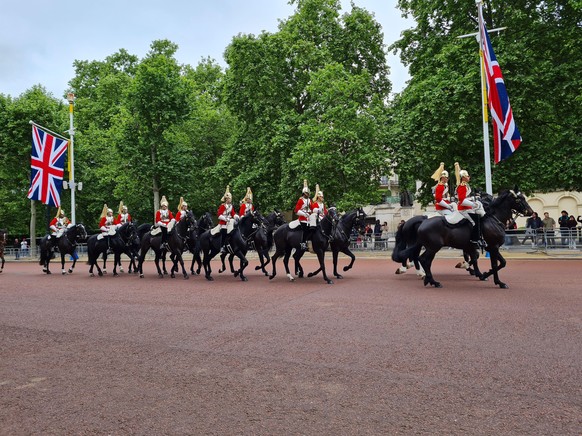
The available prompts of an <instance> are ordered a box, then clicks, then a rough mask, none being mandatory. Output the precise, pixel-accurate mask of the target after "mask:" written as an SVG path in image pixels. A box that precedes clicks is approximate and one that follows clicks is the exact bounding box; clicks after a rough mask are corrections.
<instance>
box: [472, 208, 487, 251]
mask: <svg viewBox="0 0 582 436" xmlns="http://www.w3.org/2000/svg"><path fill="white" fill-rule="evenodd" d="M471 216H472V218H473V221H474V222H475V225H473V228H472V229H471V242H472V243H473V244H477V246H478V247H483V246H484V243H483V237H482V236H481V217H480V216H479V215H471Z"/></svg>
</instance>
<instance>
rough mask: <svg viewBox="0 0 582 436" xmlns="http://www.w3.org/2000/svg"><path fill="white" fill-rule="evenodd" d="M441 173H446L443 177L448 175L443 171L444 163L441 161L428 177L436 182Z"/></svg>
mask: <svg viewBox="0 0 582 436" xmlns="http://www.w3.org/2000/svg"><path fill="white" fill-rule="evenodd" d="M443 173H446V176H445V177H449V173H447V172H446V171H445V163H444V162H441V164H440V166H439V167H438V168H437V169H436V171H435V172H434V173H433V174H432V176H430V178H431V179H433V180H434V181H435V182H438V181H439V180H440V179H441V177H442V176H443Z"/></svg>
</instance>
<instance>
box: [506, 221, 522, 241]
mask: <svg viewBox="0 0 582 436" xmlns="http://www.w3.org/2000/svg"><path fill="white" fill-rule="evenodd" d="M516 230H517V224H516V223H515V221H514V220H513V219H508V220H507V222H506V223H505V245H513V244H515V243H516V239H517V236H515V231H516ZM517 242H519V241H517Z"/></svg>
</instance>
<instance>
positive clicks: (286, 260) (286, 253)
mask: <svg viewBox="0 0 582 436" xmlns="http://www.w3.org/2000/svg"><path fill="white" fill-rule="evenodd" d="M289 257H291V248H288V249H286V250H285V257H284V258H283V265H284V266H285V273H286V274H287V277H288V278H289V281H291V282H292V281H294V280H295V277H293V276H292V275H291V273H290V272H289ZM274 266H275V265H274V264H273V267H274ZM273 269H274V268H273Z"/></svg>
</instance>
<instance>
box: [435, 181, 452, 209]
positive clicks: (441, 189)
mask: <svg viewBox="0 0 582 436" xmlns="http://www.w3.org/2000/svg"><path fill="white" fill-rule="evenodd" d="M447 192H449V187H448V185H445V184H444V183H440V182H439V183H438V184H437V185H436V188H435V191H434V207H435V209H436V210H447V208H446V207H443V206H441V205H440V204H439V203H440V202H441V201H442V200H444V201H445V203H447V204H451V202H450V201H449V200H448V199H446V198H444V196H445V195H446V194H447Z"/></svg>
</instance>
